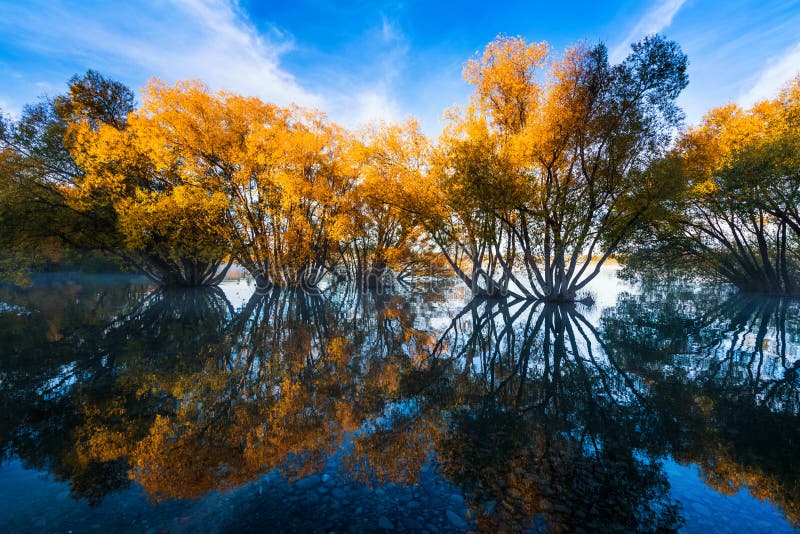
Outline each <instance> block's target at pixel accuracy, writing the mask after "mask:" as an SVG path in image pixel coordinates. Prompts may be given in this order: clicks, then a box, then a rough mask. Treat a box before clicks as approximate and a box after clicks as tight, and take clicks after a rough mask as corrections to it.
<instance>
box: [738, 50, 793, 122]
mask: <svg viewBox="0 0 800 534" xmlns="http://www.w3.org/2000/svg"><path fill="white" fill-rule="evenodd" d="M797 75H800V42H798V43H796V44H795V45H794V46H792V47H790V48H789V49H787V50H785V51H784V52H783V53H782V54H780V55H779V56H778V57H776V58H774V59H773V60H772V61H770V62H769V63H768V64H767V66H766V67H765V68H764V69H763V70H762V71H761V72H760V73H759V74H758V78H757V79H756V81H755V82H754V83H753V84H752V85H751V86H750V87H749V89H747V90H746V91H744V92H743V93H742V94H741V95H740V96H739V98H738V99H737V101H738V103H739V104H740V105H742V106H745V107H749V106H752V105H753V104H755V103H756V102H758V101H759V100H764V99H766V98H772V97H774V96H775V95H776V94H777V93H778V91H780V90H781V88H783V86H784V85H785V84H786V83H787V82H788V81H789V80H791V79H792V78H794V77H795V76H797Z"/></svg>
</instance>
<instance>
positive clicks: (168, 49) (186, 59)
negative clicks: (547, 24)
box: [0, 0, 409, 126]
mask: <svg viewBox="0 0 800 534" xmlns="http://www.w3.org/2000/svg"><path fill="white" fill-rule="evenodd" d="M98 1H99V0H98ZM89 2H91V0H89ZM5 15H6V17H5V19H4V20H0V32H11V35H13V40H14V41H15V45H16V46H19V47H20V48H23V49H25V50H26V51H28V52H32V53H33V54H36V55H38V56H39V57H48V58H58V59H59V61H61V62H64V63H66V64H71V65H75V67H73V68H74V69H76V70H77V71H80V70H83V69H86V68H96V69H98V70H101V71H102V72H104V73H105V74H108V75H110V76H112V77H115V78H118V79H121V80H123V81H125V82H126V83H129V84H131V85H133V86H139V85H141V84H143V83H144V82H145V81H146V80H147V79H148V78H150V77H157V78H161V79H163V80H165V81H168V82H174V81H178V80H186V79H200V80H202V81H203V82H205V83H206V84H207V85H208V86H209V87H211V88H212V89H215V90H219V89H224V90H229V91H233V92H236V93H240V94H245V95H252V96H257V97H259V98H262V99H263V100H267V101H270V102H275V103H278V104H282V105H285V104H289V103H297V104H300V105H304V106H309V107H316V108H319V109H321V110H323V111H326V112H328V113H329V114H330V116H331V117H332V118H333V119H334V120H337V121H339V122H341V123H343V124H346V125H348V126H357V125H359V124H361V123H364V122H370V121H375V120H386V121H393V120H398V119H400V118H402V116H403V113H402V111H401V105H400V104H399V100H398V98H397V95H396V92H397V83H398V80H400V78H401V77H402V73H403V69H404V65H405V59H406V56H407V53H408V50H409V41H408V39H407V37H406V35H405V34H404V33H403V31H402V29H401V27H400V25H399V24H398V23H397V22H396V21H394V20H392V19H391V18H390V17H388V16H386V15H381V16H380V18H379V19H377V20H375V19H373V21H372V23H371V24H370V25H368V26H365V28H364V32H365V34H364V37H363V38H364V43H363V46H361V47H360V48H359V49H358V50H357V51H355V55H356V56H358V57H357V59H353V61H355V62H356V63H352V64H353V65H357V67H358V68H356V69H353V70H350V69H347V68H336V69H335V70H331V71H328V72H326V73H325V75H324V76H327V79H326V81H325V83H324V84H321V83H320V74H319V73H309V72H305V71H304V70H303V69H302V68H301V69H300V70H299V71H297V72H291V71H290V69H289V68H288V67H287V66H286V61H285V58H286V55H287V54H290V53H292V52H293V51H294V50H295V41H294V38H293V37H292V35H291V34H288V33H286V32H284V31H281V30H279V29H277V28H275V27H271V26H269V25H265V24H259V25H258V26H256V24H255V23H254V21H253V20H251V19H250V18H249V16H248V14H247V13H246V12H245V11H244V10H243V9H242V8H241V6H240V5H239V3H238V0H166V1H164V0H144V2H139V3H137V4H136V5H132V4H115V6H114V9H113V10H112V9H109V10H103V9H101V7H100V6H98V5H92V4H91V3H87V2H75V3H70V0H62V1H60V2H45V0H32V1H30V2H24V3H18V4H14V5H12V6H11V8H10V9H9V10H7V12H6V13H5ZM349 59H352V58H349ZM70 74H71V73H70ZM67 76H69V74H67V75H66V76H65V77H64V80H58V84H61V83H63V81H66V77H67ZM304 76H305V77H304ZM54 81H55V80H54ZM38 82H39V78H36V79H28V80H26V81H25V87H26V91H27V92H28V93H29V95H30V97H33V96H34V94H41V93H50V94H54V93H58V92H59V91H60V90H62V86H61V85H58V84H50V85H47V86H44V85H41V84H40V83H38ZM18 85H20V86H21V85H22V84H18ZM311 87H313V88H314V89H310V88H311ZM34 91H35V93H34ZM0 98H2V99H5V101H6V102H7V103H9V104H12V103H13V102H14V101H15V99H14V98H12V97H11V96H10V95H9V94H5V93H4V91H3V88H2V87H0ZM31 99H32V98H29V100H31ZM18 107H19V106H16V107H15V106H13V105H10V106H9V108H8V109H11V110H15V109H16V108H18ZM4 109H6V108H4ZM7 113H8V112H7Z"/></svg>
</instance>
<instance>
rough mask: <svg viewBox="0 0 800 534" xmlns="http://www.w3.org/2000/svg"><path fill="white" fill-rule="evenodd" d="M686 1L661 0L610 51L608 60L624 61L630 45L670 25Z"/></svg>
mask: <svg viewBox="0 0 800 534" xmlns="http://www.w3.org/2000/svg"><path fill="white" fill-rule="evenodd" d="M685 3H686V0H662V1H661V2H659V3H658V4H657V5H656V6H655V7H654V8H653V9H651V10H650V11H648V12H647V13H645V14H644V16H642V18H640V19H639V20H638V21H637V22H636V25H634V27H633V28H632V29H631V31H630V33H628V35H627V36H626V37H625V39H623V40H622V41H620V42H619V43H617V45H616V46H614V48H613V49H612V50H611V54H610V56H609V57H610V59H611V60H612V61H613V62H615V63H616V62H619V61H622V60H623V59H625V57H626V56H627V55H628V52H629V51H630V46H631V43H633V42H635V41H636V40H638V39H640V38H642V37H644V36H645V35H650V34H653V33H658V32H660V31H662V30H663V29H664V28H667V27H669V25H670V24H672V19H673V18H675V15H676V14H677V13H678V11H680V9H681V7H683V4H685Z"/></svg>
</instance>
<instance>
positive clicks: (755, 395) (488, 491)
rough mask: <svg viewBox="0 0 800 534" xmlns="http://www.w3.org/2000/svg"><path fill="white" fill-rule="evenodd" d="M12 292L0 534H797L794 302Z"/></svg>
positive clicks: (601, 287)
mask: <svg viewBox="0 0 800 534" xmlns="http://www.w3.org/2000/svg"><path fill="white" fill-rule="evenodd" d="M253 289H254V288H253V287H252V286H251V285H249V284H248V282H247V280H230V281H226V282H225V283H224V284H223V285H222V287H221V288H219V289H215V290H183V291H168V290H159V289H157V288H154V287H152V286H150V285H149V284H147V283H146V282H143V281H142V280H139V279H130V278H123V277H43V278H40V279H37V280H36V283H35V285H34V286H33V287H31V288H27V289H11V288H7V287H6V288H0V403H2V419H1V420H0V443H2V447H3V456H2V467H0V502H3V503H4V506H3V507H0V530H2V531H28V530H37V531H58V532H65V531H68V530H73V531H76V532H77V531H87V530H113V531H118V530H120V531H123V530H129V531H137V532H138V531H143V530H144V531H148V530H150V531H155V532H164V531H166V532H172V531H175V532H177V531H196V530H202V531H287V532H288V531H320V532H323V531H324V532H330V531H337V532H341V531H353V532H360V531H365V530H366V531H380V530H388V529H397V530H410V531H429V532H450V531H462V530H480V531H487V532H494V531H497V530H506V531H508V530H520V531H548V530H554V531H561V530H568V531H572V530H575V529H577V528H586V529H600V530H605V531H626V532H630V531H656V530H683V531H687V532H700V531H702V532H728V531H742V530H746V531H765V532H767V531H768V532H781V531H787V532H791V531H793V529H794V528H795V527H796V526H798V525H800V462H798V460H797V451H798V446H799V445H800V424H798V423H800V420H798V416H799V415H800V414H799V411H800V378H798V370H799V369H800V314H799V313H798V312H800V305H799V304H798V303H797V302H796V301H789V300H779V299H768V298H763V297H755V296H741V295H737V294H735V293H732V292H728V291H725V290H724V289H719V288H715V289H713V290H710V289H708V288H703V287H699V286H697V287H694V286H687V285H686V284H678V283H668V282H663V281H661V282H649V283H645V284H643V285H641V286H629V285H627V284H624V283H622V282H620V281H618V280H617V279H616V278H615V276H614V272H613V271H612V270H606V271H605V272H604V273H603V276H602V278H600V279H599V280H598V282H597V283H596V284H595V290H596V295H595V296H596V299H595V300H596V302H595V304H594V305H593V306H585V305H581V304H577V305H571V306H554V305H544V304H541V303H531V302H526V301H513V300H509V301H502V302H501V301H496V300H495V301H492V300H489V301H480V300H478V301H474V300H470V299H469V298H468V296H467V295H466V294H465V293H464V291H463V290H462V289H461V287H460V286H459V285H456V284H454V283H450V282H447V281H440V282H436V283H433V282H428V283H421V282H420V283H418V284H417V285H416V286H415V287H411V288H399V289H398V290H396V291H395V292H393V293H391V294H385V295H376V294H370V293H367V294H364V293H360V292H358V291H355V290H353V289H352V288H347V287H338V288H329V289H326V290H325V291H323V292H322V294H321V295H317V296H311V295H307V294H300V293H292V292H272V293H268V294H265V295H258V294H254V293H253Z"/></svg>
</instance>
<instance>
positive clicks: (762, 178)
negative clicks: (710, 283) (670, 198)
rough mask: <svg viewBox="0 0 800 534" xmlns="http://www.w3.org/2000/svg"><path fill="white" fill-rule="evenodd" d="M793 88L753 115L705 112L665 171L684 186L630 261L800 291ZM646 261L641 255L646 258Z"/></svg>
mask: <svg viewBox="0 0 800 534" xmlns="http://www.w3.org/2000/svg"><path fill="white" fill-rule="evenodd" d="M799 126H800V80H798V79H796V80H795V81H793V82H792V83H790V84H789V85H788V86H787V87H786V88H785V89H784V90H783V91H782V92H781V93H780V94H779V95H777V97H776V98H773V99H769V100H765V101H762V102H758V103H756V104H755V105H754V106H753V107H751V108H750V109H743V108H741V107H740V106H738V105H735V104H728V105H725V106H721V107H718V108H715V109H712V110H711V111H709V112H708V113H707V114H706V115H705V117H704V118H703V121H702V122H701V124H699V125H698V126H696V127H693V128H690V129H688V130H687V131H686V132H684V134H683V135H682V137H681V139H680V140H679V143H678V145H677V146H676V148H675V150H674V151H673V152H672V153H671V154H670V156H669V157H668V158H666V159H665V163H663V168H664V170H665V171H666V172H668V173H670V174H671V175H672V176H673V177H674V179H675V181H676V182H678V183H680V185H681V187H682V191H681V194H680V195H679V196H678V197H677V198H676V202H675V203H674V204H673V206H672V209H671V210H670V211H669V212H668V213H666V214H665V216H664V217H663V218H661V219H659V220H657V221H655V223H654V224H653V225H652V229H651V231H650V232H649V233H648V234H647V235H646V236H645V239H643V241H642V242H641V243H639V244H640V251H639V252H638V254H637V257H636V258H634V260H636V263H640V261H639V260H644V261H645V262H646V263H648V264H657V265H660V266H669V267H672V266H678V267H680V268H681V269H687V268H688V269H691V270H694V271H695V272H700V273H702V274H703V275H704V276H709V275H710V276H711V277H713V278H717V279H719V280H723V281H726V282H730V283H733V284H734V285H736V286H737V287H739V288H740V289H744V290H749V291H758V292H766V293H772V294H778V295H796V294H798V292H800V135H799V134H798V131H800V130H799V129H798V127H799ZM645 256H647V257H646V258H645Z"/></svg>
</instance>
